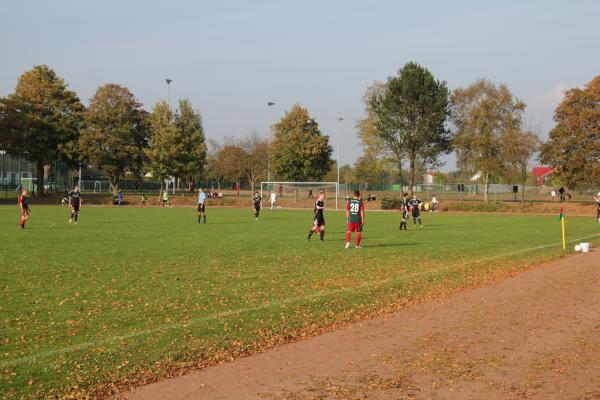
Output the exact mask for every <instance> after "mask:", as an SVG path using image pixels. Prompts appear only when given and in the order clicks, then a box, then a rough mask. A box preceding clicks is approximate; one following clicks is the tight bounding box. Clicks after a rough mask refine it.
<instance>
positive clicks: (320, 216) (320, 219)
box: [306, 190, 325, 242]
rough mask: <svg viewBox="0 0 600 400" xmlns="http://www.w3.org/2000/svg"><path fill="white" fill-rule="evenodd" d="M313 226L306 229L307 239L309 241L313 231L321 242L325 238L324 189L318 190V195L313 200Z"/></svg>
mask: <svg viewBox="0 0 600 400" xmlns="http://www.w3.org/2000/svg"><path fill="white" fill-rule="evenodd" d="M313 213H314V218H313V227H312V228H310V231H308V237H307V238H306V240H307V241H310V238H311V237H312V235H313V233H315V232H317V233H318V234H319V236H320V238H321V242H322V241H323V240H324V239H325V214H324V213H325V191H324V190H321V191H319V195H318V196H317V199H316V200H315V208H314V209H313Z"/></svg>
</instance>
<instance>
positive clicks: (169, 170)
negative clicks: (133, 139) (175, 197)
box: [145, 101, 185, 196]
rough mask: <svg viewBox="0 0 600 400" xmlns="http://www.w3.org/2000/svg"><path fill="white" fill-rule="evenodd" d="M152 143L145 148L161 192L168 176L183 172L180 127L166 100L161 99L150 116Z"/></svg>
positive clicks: (150, 167)
mask: <svg viewBox="0 0 600 400" xmlns="http://www.w3.org/2000/svg"><path fill="white" fill-rule="evenodd" d="M149 121H150V143H149V146H148V147H147V148H146V150H145V154H146V157H147V159H148V165H147V167H148V169H149V171H150V173H151V174H152V175H153V176H154V177H156V178H158V179H159V180H160V193H159V196H160V194H162V192H163V183H164V181H165V179H166V178H167V177H170V176H173V177H174V176H177V173H178V172H181V164H179V163H178V161H177V160H178V157H179V156H180V155H179V153H180V152H181V151H184V150H185V149H184V147H183V146H182V143H181V142H180V140H179V133H180V131H179V129H177V126H176V124H175V114H174V113H173V110H171V108H170V107H169V104H168V103H167V102H166V101H159V102H158V103H156V104H155V105H154V107H153V108H152V113H150V116H149Z"/></svg>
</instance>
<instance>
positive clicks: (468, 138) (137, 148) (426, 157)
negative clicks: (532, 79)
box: [0, 62, 600, 200]
mask: <svg viewBox="0 0 600 400" xmlns="http://www.w3.org/2000/svg"><path fill="white" fill-rule="evenodd" d="M363 102H364V105H365V116H364V117H363V118H361V119H360V120H358V121H357V125H356V128H357V132H358V137H359V139H360V142H361V145H362V148H363V154H362V155H361V156H360V157H359V158H358V159H357V161H356V163H355V164H354V167H350V166H344V167H342V168H341V169H340V173H341V178H342V180H346V181H348V178H349V176H350V175H352V177H353V178H354V179H356V180H358V181H361V182H372V183H378V182H380V181H382V179H384V178H385V179H393V180H394V181H396V182H397V181H398V180H399V181H400V182H403V181H404V178H405V177H406V176H405V174H406V171H407V175H408V179H407V181H408V186H409V187H410V189H411V191H412V188H413V187H414V185H415V183H416V182H417V179H418V177H419V176H421V175H422V173H423V172H424V171H426V170H427V169H429V168H436V167H439V166H440V165H441V161H440V160H441V159H442V156H443V155H445V154H448V153H450V152H455V153H456V155H457V164H458V165H457V166H458V168H459V170H460V171H461V172H462V173H464V174H470V175H471V176H472V175H478V176H480V179H481V181H482V183H483V186H484V197H485V198H486V200H487V192H488V187H489V184H490V182H492V181H493V180H494V179H496V180H497V179H498V178H503V179H506V180H508V181H512V182H515V181H517V182H520V183H522V184H524V183H525V181H526V179H527V170H528V165H529V163H530V162H531V160H532V159H533V158H534V157H536V156H537V157H538V158H539V159H540V161H542V162H544V163H547V164H549V165H551V166H553V167H554V168H555V171H556V173H555V175H556V179H557V180H559V181H560V182H561V184H564V185H567V186H569V187H571V188H583V187H589V186H593V185H597V184H598V183H599V181H600V108H599V106H598V104H600V76H599V77H596V78H594V79H593V80H592V81H591V82H590V83H588V84H587V85H586V86H585V87H584V88H575V89H572V90H570V91H568V92H566V94H565V97H564V99H563V101H562V102H561V104H560V105H559V106H558V107H557V109H556V112H555V116H554V119H555V121H556V126H555V127H554V128H553V129H552V131H551V132H550V133H549V138H548V140H547V141H546V142H545V143H542V142H541V140H540V139H539V138H538V136H537V134H536V132H534V131H533V129H531V128H529V127H526V126H525V123H524V121H523V116H524V113H525V109H526V105H525V103H524V102H523V101H522V100H520V99H518V98H517V97H515V96H514V95H513V94H512V93H511V92H510V90H509V89H508V87H507V86H506V85H505V84H494V83H493V82H491V81H488V80H485V79H479V80H477V81H476V82H474V83H473V84H471V85H469V86H467V87H464V88H457V89H455V90H453V91H450V90H449V89H448V86H447V84H446V82H444V81H440V80H437V79H435V77H434V76H433V75H432V74H431V72H429V70H427V69H426V68H424V67H423V66H420V65H419V64H417V63H414V62H409V63H407V64H406V65H404V66H403V67H402V68H400V69H399V71H398V73H397V74H396V75H393V76H390V77H388V79H387V80H386V81H385V82H376V83H374V84H373V85H372V86H370V87H369V88H368V89H367V91H366V94H365V95H364V97H363ZM211 145H212V146H211V147H212V148H211V149H210V151H208V149H207V143H206V138H205V133H204V128H203V125H202V117H201V115H200V113H199V112H198V111H197V110H195V109H194V107H193V105H192V104H191V102H190V101H189V100H187V99H184V100H180V101H179V102H178V107H177V108H176V109H175V110H173V109H171V107H170V106H169V104H167V103H166V102H165V101H159V102H157V103H156V104H155V105H154V106H153V107H152V110H151V111H149V112H148V111H146V110H145V109H144V108H143V106H142V104H141V103H140V102H139V100H137V99H136V97H135V96H134V95H133V94H132V93H131V92H130V91H129V90H128V89H127V88H126V87H123V86H120V85H116V84H105V85H102V86H100V87H99V88H98V89H97V91H96V93H95V94H94V95H93V96H92V98H91V99H90V101H89V105H88V106H87V107H84V106H83V104H82V103H81V101H80V100H79V98H78V97H77V94H76V93H75V92H73V91H71V90H69V89H68V85H67V84H66V83H65V82H64V80H63V79H62V78H61V77H60V76H58V75H57V74H56V73H55V72H54V71H53V70H52V69H51V68H49V67H48V66H46V65H40V66H36V67H34V68H33V69H31V70H29V71H26V72H25V73H24V74H23V75H21V76H20V77H19V79H18V82H17V85H16V88H15V91H14V93H12V94H10V95H8V96H6V97H3V98H0V148H2V149H3V150H6V151H7V152H8V154H10V155H13V156H19V157H22V158H24V159H26V160H28V161H30V162H32V163H33V164H35V166H36V171H37V174H36V175H37V179H38V187H43V185H44V168H45V166H46V165H48V164H50V162H52V161H54V160H57V159H58V160H61V161H62V162H64V163H66V164H67V165H70V166H71V167H73V168H76V167H78V166H79V165H81V164H84V165H91V166H93V167H95V168H97V169H99V170H101V171H103V172H104V173H105V174H106V175H107V176H108V177H109V179H110V182H111V185H112V188H113V191H114V192H116V191H117V190H118V188H119V181H120V179H122V178H123V177H124V176H125V175H126V174H132V175H133V176H135V177H137V178H138V179H142V178H143V177H144V176H148V175H150V176H152V177H153V178H155V179H158V180H160V181H161V182H163V181H164V179H165V178H167V177H176V178H180V179H182V180H184V181H189V182H191V181H194V180H201V179H208V180H213V181H217V182H223V181H227V182H239V181H242V180H245V181H248V182H250V183H251V185H252V186H253V187H254V186H255V185H256V184H257V183H258V182H260V181H261V180H265V179H267V178H268V177H269V175H270V178H271V180H282V181H283V180H285V181H311V180H313V181H320V180H323V179H325V180H332V181H335V180H336V179H337V176H336V173H335V170H336V166H335V163H334V162H333V160H332V158H331V155H332V147H331V146H330V144H329V136H328V135H325V134H323V133H322V132H321V130H320V128H319V124H318V123H317V121H316V120H315V119H314V118H313V117H311V115H310V113H309V111H308V110H307V109H306V108H303V107H301V106H300V105H298V104H296V105H294V106H293V107H292V108H291V109H290V110H289V111H287V112H286V113H285V114H284V115H283V116H282V118H281V119H280V120H279V121H278V122H277V123H275V124H274V125H273V126H272V130H271V133H269V135H268V136H267V137H265V136H264V135H263V136H259V135H257V134H253V135H250V136H247V137H244V138H240V139H235V138H231V137H229V138H226V139H225V140H224V142H223V143H216V142H211ZM394 171H395V172H394Z"/></svg>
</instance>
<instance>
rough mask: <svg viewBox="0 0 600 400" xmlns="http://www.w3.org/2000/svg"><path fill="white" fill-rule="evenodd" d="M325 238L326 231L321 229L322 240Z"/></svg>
mask: <svg viewBox="0 0 600 400" xmlns="http://www.w3.org/2000/svg"><path fill="white" fill-rule="evenodd" d="M324 237H325V229H321V240H323V238H324Z"/></svg>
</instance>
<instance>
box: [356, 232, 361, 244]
mask: <svg viewBox="0 0 600 400" xmlns="http://www.w3.org/2000/svg"><path fill="white" fill-rule="evenodd" d="M356 245H357V246H360V232H356Z"/></svg>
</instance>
